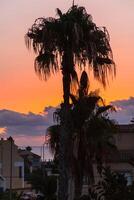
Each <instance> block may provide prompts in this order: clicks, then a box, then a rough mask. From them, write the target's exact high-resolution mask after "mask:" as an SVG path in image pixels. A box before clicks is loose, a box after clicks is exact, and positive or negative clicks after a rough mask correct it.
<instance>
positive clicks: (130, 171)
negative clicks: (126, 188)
mask: <svg viewBox="0 0 134 200" xmlns="http://www.w3.org/2000/svg"><path fill="white" fill-rule="evenodd" d="M118 130H119V133H117V134H116V135H115V141H114V142H115V144H116V146H117V148H118V151H119V153H117V154H115V155H114V156H113V157H112V158H111V159H110V162H109V165H110V167H111V169H112V170H114V171H117V172H119V173H123V174H124V175H125V176H126V178H127V180H128V183H129V184H130V183H132V182H133V181H134V165H132V164H131V163H132V161H133V160H134V125H133V124H129V125H119V126H118Z"/></svg>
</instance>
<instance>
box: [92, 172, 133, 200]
mask: <svg viewBox="0 0 134 200" xmlns="http://www.w3.org/2000/svg"><path fill="white" fill-rule="evenodd" d="M90 194H91V199H92V200H103V199H105V200H126V199H127V200H133V199H134V184H132V185H128V184H127V180H126V178H125V176H124V175H123V174H120V173H117V172H113V171H111V169H110V168H104V169H103V174H102V179H101V180H100V181H99V182H98V184H97V185H95V186H94V188H92V189H91V191H90Z"/></svg>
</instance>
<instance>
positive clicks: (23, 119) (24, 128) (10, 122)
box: [0, 107, 55, 136]
mask: <svg viewBox="0 0 134 200" xmlns="http://www.w3.org/2000/svg"><path fill="white" fill-rule="evenodd" d="M54 110H55V108H54V107H46V108H45V109H44V111H43V112H42V113H40V114H35V113H32V112H29V113H28V114H24V113H19V112H15V111H11V110H0V128H1V129H2V128H4V129H3V130H4V133H5V134H7V135H11V136H41V135H43V134H45V131H46V128H47V127H48V126H50V125H52V124H53V112H54Z"/></svg>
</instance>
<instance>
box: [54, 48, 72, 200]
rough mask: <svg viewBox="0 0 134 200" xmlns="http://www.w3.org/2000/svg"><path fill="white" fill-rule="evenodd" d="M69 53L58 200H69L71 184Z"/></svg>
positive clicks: (65, 59) (64, 67) (66, 55)
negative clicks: (69, 156) (69, 158)
mask: <svg viewBox="0 0 134 200" xmlns="http://www.w3.org/2000/svg"><path fill="white" fill-rule="evenodd" d="M70 56H72V55H70V54H69V51H66V52H65V53H64V56H63V61H62V74H63V99H64V104H63V106H62V108H61V113H62V114H61V130H60V138H59V173H60V176H59V192H58V200H67V199H68V182H69V162H68V161H69V160H68V154H67V152H68V144H69V135H70V134H69V132H70V130H69V120H70V117H69V116H70V110H69V95H70V83H71V78H70V66H72V65H73V63H71V62H70V60H72V61H73V59H70Z"/></svg>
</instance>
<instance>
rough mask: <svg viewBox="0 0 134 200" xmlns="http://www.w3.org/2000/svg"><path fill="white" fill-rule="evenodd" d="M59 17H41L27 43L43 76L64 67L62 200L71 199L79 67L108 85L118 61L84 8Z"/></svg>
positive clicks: (100, 30) (61, 158)
mask: <svg viewBox="0 0 134 200" xmlns="http://www.w3.org/2000/svg"><path fill="white" fill-rule="evenodd" d="M57 15H58V16H57V18H52V17H49V18H38V19H36V20H35V23H34V24H33V25H32V27H31V28H30V29H29V31H28V33H27V34H26V44H27V47H28V48H29V47H30V46H31V45H32V47H33V49H34V51H35V53H36V54H37V57H36V59H35V71H36V73H37V74H38V75H39V76H40V77H41V78H43V79H45V80H46V79H47V78H48V77H49V76H50V75H51V73H56V72H57V71H59V69H61V71H62V76H63V99H64V105H63V107H62V110H63V112H62V128H61V131H60V133H61V135H60V147H59V148H60V165H59V166H60V187H59V199H60V200H65V199H67V190H68V186H67V174H68V170H67V168H68V162H67V160H66V146H67V143H68V123H69V122H68V119H69V116H70V114H69V95H70V86H71V84H72V83H74V82H75V83H77V82H78V80H77V73H76V71H75V68H76V66H79V67H80V68H82V67H85V66H88V67H89V68H91V69H93V73H94V77H95V78H96V79H97V80H99V81H100V82H101V83H102V84H103V85H104V86H106V83H107V77H108V73H110V74H111V75H114V74H115V64H114V61H113V56H112V50H111V47H110V44H109V35H108V32H107V30H106V28H104V27H103V28H99V27H97V26H96V24H95V23H93V21H92V17H91V15H89V14H88V13H87V12H86V10H85V8H84V7H78V6H75V5H73V6H72V7H71V8H70V9H69V10H68V11H67V12H66V13H62V12H61V10H59V9H57Z"/></svg>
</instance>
